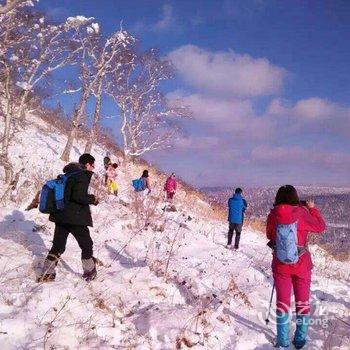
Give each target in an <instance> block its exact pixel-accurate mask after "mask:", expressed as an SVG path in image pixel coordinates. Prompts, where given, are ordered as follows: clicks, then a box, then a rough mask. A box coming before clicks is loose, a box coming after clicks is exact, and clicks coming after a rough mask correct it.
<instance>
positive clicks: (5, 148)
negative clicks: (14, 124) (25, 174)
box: [0, 101, 13, 184]
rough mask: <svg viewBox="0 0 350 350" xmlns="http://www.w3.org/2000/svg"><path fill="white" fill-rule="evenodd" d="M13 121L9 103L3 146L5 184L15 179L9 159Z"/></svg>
mask: <svg viewBox="0 0 350 350" xmlns="http://www.w3.org/2000/svg"><path fill="white" fill-rule="evenodd" d="M11 121H12V115H11V113H10V108H9V102H8V101H7V110H6V112H5V129H4V135H3V141H2V145H1V154H0V159H1V165H2V166H3V167H4V170H5V182H6V183H7V184H10V183H11V181H12V178H13V167H12V164H11V162H10V160H9V158H8V150H9V145H10V134H11Z"/></svg>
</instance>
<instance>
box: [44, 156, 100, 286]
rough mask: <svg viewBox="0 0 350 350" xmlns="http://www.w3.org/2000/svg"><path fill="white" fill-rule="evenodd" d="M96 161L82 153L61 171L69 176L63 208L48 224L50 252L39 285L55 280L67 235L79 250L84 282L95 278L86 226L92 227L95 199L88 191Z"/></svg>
mask: <svg viewBox="0 0 350 350" xmlns="http://www.w3.org/2000/svg"><path fill="white" fill-rule="evenodd" d="M94 163H95V158H94V157H93V156H92V155H90V154H88V153H85V154H83V155H81V156H80V158H79V163H69V164H68V165H66V166H65V167H64V169H63V172H64V173H65V175H69V177H68V178H67V180H66V181H67V182H66V187H65V189H64V198H63V201H64V208H63V209H61V210H55V211H53V212H51V214H50V217H49V220H50V221H53V222H54V223H55V233H54V237H53V244H52V248H51V250H50V251H49V254H48V255H47V257H46V259H45V262H44V267H43V271H42V275H41V276H40V277H39V278H38V282H46V281H53V280H54V279H55V277H56V273H55V267H56V265H57V263H58V261H59V258H60V256H61V255H62V254H63V252H64V251H65V248H66V242H67V238H68V235H69V233H71V234H72V235H73V236H74V238H75V239H76V240H77V242H78V244H79V247H80V248H81V259H82V266H83V272H84V274H83V278H84V279H86V280H87V281H89V280H92V279H94V278H95V277H96V266H95V259H94V258H93V251H92V246H93V242H92V239H91V237H90V233H89V228H88V226H92V218H91V212H90V207H89V205H91V204H94V205H97V204H98V200H97V199H96V198H95V196H94V195H92V194H88V187H89V183H90V180H91V177H92V175H93V170H94V167H95V165H94Z"/></svg>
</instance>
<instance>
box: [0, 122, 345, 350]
mask: <svg viewBox="0 0 350 350" xmlns="http://www.w3.org/2000/svg"><path fill="white" fill-rule="evenodd" d="M38 123H40V124H41V125H40V128H39V127H38V125H37V124H38ZM64 141H65V136H64V135H61V134H58V133H57V132H55V133H49V132H48V130H47V126H46V125H45V124H44V123H43V122H41V121H39V120H37V119H35V118H33V123H31V125H29V126H28V128H26V130H25V131H23V132H20V133H19V134H17V135H16V142H14V144H13V145H11V158H12V159H13V161H14V162H15V163H16V169H20V168H21V167H24V168H25V172H24V174H23V176H22V178H21V182H20V189H19V190H18V191H17V193H15V194H14V198H17V199H18V198H20V199H21V204H20V205H16V204H15V203H10V204H8V205H7V206H6V207H1V208H0V344H1V349H41V348H45V349H164V350H165V349H169V350H170V349H175V348H178V349H180V348H181V349H186V348H192V349H227V350H228V349H242V350H249V349H271V348H272V345H271V343H272V342H273V339H274V336H275V332H274V331H275V329H274V328H275V327H274V325H273V322H272V323H270V324H269V325H268V326H266V324H265V322H264V319H265V317H266V310H267V307H268V302H269V298H270V293H271V287H272V280H271V271H270V261H271V252H270V250H269V248H267V247H266V240H265V238H264V236H263V235H262V234H261V233H258V232H254V231H252V230H251V229H249V228H245V230H244V232H243V234H242V244H241V247H240V249H239V250H238V251H231V250H227V249H226V248H225V247H224V245H225V243H226V231H227V227H226V226H227V225H226V222H220V221H217V220H214V219H213V218H212V217H213V216H211V214H210V208H209V207H208V205H207V204H206V203H204V202H202V199H200V198H197V199H195V197H193V195H191V196H190V195H189V194H186V193H185V191H184V189H182V190H180V191H179V196H178V198H177V201H176V202H175V206H176V209H177V211H167V210H163V209H164V207H165V203H164V202H163V200H162V199H161V197H160V196H157V194H158V193H161V184H160V186H159V188H158V189H156V190H155V191H154V192H153V197H152V198H150V199H147V200H146V201H143V200H142V199H140V198H138V197H134V195H133V193H132V192H131V189H130V187H131V186H130V180H131V179H132V177H137V176H139V173H140V170H142V169H141V168H140V167H139V166H136V165H130V164H123V165H122V166H121V168H120V169H119V177H118V182H119V184H120V188H121V193H120V198H116V197H114V196H106V197H104V199H103V200H102V201H101V204H100V205H99V206H97V207H93V208H92V211H93V218H94V227H93V228H92V229H91V235H92V237H93V240H94V251H95V256H96V257H97V258H98V259H99V260H100V261H101V265H100V266H99V269H98V277H97V279H96V280H95V281H92V282H91V283H86V282H85V281H83V280H82V279H81V273H82V271H81V262H80V249H79V247H78V245H77V243H76V242H75V240H74V238H72V237H70V238H69V240H68V244H67V248H66V252H65V254H64V255H63V259H62V260H61V262H60V263H59V265H58V267H57V278H56V281H55V282H53V283H46V284H38V283H36V282H35V278H36V275H37V274H38V272H39V271H40V266H41V265H42V262H43V259H44V257H45V255H46V253H47V251H48V249H49V248H50V245H51V240H52V237H53V224H52V223H49V222H48V218H47V216H46V215H43V214H40V213H39V212H38V211H37V210H36V209H35V210H31V211H29V212H27V211H24V208H25V207H26V205H27V204H28V203H29V202H30V199H31V197H33V196H34V195H35V191H34V185H33V183H34V182H35V181H37V180H35V179H36V178H38V174H39V178H40V179H46V178H47V177H50V176H53V175H55V174H57V173H59V172H61V169H62V167H63V163H62V162H61V161H59V160H58V158H59V154H60V152H61V151H62V148H63V146H64ZM83 146H84V144H83V143H79V144H78V145H77V148H75V149H74V152H73V155H72V158H77V156H78V154H79V153H80V152H79V150H82V149H83ZM104 152H105V151H104V150H102V149H101V148H98V147H96V148H95V149H94V150H93V154H96V155H97V157H96V158H97V162H96V164H97V165H98V167H100V169H97V171H98V172H102V169H101V168H102V157H103V155H104ZM151 174H152V170H151ZM153 182H156V180H155V179H153ZM1 188H3V187H1ZM137 213H138V214H137ZM311 250H312V254H313V256H314V264H315V269H314V275H313V284H312V305H313V312H314V318H313V323H314V324H312V325H311V328H310V341H309V345H308V347H307V348H308V349H349V348H350V340H349V334H350V332H349V327H350V315H349V309H350V297H349V290H350V286H349V283H350V276H349V262H338V261H335V260H333V259H332V258H331V257H330V256H329V255H328V254H327V253H326V252H324V251H323V250H322V249H321V248H319V247H317V246H312V247H311ZM292 330H293V327H292Z"/></svg>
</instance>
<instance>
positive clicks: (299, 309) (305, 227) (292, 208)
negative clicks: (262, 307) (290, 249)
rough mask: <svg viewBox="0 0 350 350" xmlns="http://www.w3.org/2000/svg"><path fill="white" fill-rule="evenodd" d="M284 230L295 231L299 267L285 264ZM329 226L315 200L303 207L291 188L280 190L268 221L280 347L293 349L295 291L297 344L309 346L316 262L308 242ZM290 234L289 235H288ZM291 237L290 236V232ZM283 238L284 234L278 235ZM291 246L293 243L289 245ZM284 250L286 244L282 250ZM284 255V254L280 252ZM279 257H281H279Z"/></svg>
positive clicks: (298, 346) (295, 264) (288, 186)
mask: <svg viewBox="0 0 350 350" xmlns="http://www.w3.org/2000/svg"><path fill="white" fill-rule="evenodd" d="M280 227H287V228H288V230H291V229H293V227H295V230H296V237H295V236H294V239H295V240H296V244H297V250H296V252H295V259H296V260H297V261H296V262H295V263H291V261H288V260H285V262H282V261H281V260H280V259H281V253H279V251H278V249H279V248H278V244H279V241H280V239H281V238H280V237H277V232H278V230H279V229H280ZM325 228H326V226H325V222H324V219H323V218H322V215H321V214H320V212H319V210H318V209H317V208H316V207H315V203H314V201H312V200H309V201H306V202H305V203H304V204H303V205H302V204H301V203H300V200H299V197H298V193H297V191H296V189H295V188H294V187H293V186H291V185H285V186H282V187H280V188H279V190H278V192H277V194H276V199H275V203H274V208H273V209H272V210H271V212H270V214H269V216H268V218H267V226H266V236H267V238H268V239H269V240H270V242H269V243H270V244H269V245H270V246H273V247H274V248H275V249H274V252H273V258H272V272H273V278H274V283H275V287H276V294H277V300H276V309H277V310H276V311H277V313H276V314H277V346H280V347H288V346H289V337H288V333H289V309H290V296H291V291H292V287H293V290H294V296H295V304H296V323H297V326H296V331H295V335H294V340H293V344H294V346H295V347H296V348H297V349H301V348H302V347H303V346H304V345H305V343H306V336H307V331H308V324H309V318H310V316H309V315H310V302H309V299H310V284H311V270H312V267H313V265H312V260H311V254H310V252H309V250H308V249H307V240H308V235H309V233H310V232H314V233H321V232H323V231H324V230H325ZM285 232H286V234H288V231H285ZM289 233H290V232H289ZM278 234H279V235H281V233H280V231H279V233H278ZM288 243H289V242H288ZM280 247H282V248H280V249H285V248H286V247H283V244H282V245H281V246H280ZM280 251H281V250H280ZM278 254H279V257H278Z"/></svg>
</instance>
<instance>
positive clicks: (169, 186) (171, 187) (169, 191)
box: [164, 173, 177, 201]
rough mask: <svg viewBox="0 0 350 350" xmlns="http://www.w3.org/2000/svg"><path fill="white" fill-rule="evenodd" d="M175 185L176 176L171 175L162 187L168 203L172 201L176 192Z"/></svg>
mask: <svg viewBox="0 0 350 350" xmlns="http://www.w3.org/2000/svg"><path fill="white" fill-rule="evenodd" d="M176 188H177V183H176V176H175V174H174V173H172V174H171V175H170V176H169V177H168V178H167V180H166V182H165V185H164V191H166V198H167V200H168V201H172V200H173V198H174V195H175V192H176Z"/></svg>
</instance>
